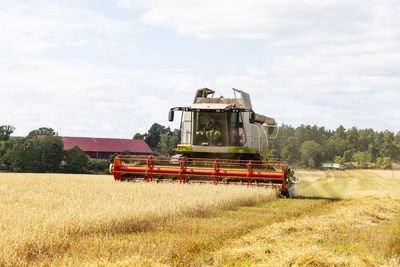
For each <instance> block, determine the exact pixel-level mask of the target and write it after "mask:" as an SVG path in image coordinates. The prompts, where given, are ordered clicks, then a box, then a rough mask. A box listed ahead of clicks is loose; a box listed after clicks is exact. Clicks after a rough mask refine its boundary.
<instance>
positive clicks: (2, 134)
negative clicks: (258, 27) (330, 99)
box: [0, 123, 400, 173]
mask: <svg viewBox="0 0 400 267" xmlns="http://www.w3.org/2000/svg"><path fill="white" fill-rule="evenodd" d="M14 130H15V127H13V126H10V125H3V126H0V163H1V164H2V167H3V168H6V169H8V170H10V171H16V172H66V173H96V172H97V173H98V172H106V170H107V169H108V165H109V163H111V162H112V161H113V159H114V157H115V155H113V156H111V157H110V158H109V159H108V160H99V159H90V158H89V156H88V155H87V154H86V153H85V152H84V151H82V150H81V149H80V148H79V147H77V146H75V147H73V148H71V149H69V150H67V151H64V145H63V142H62V140H61V137H60V136H58V134H57V133H56V132H55V131H54V130H53V129H52V128H46V127H42V128H39V129H36V130H33V131H31V132H30V133H29V134H28V135H27V136H26V137H14V138H11V134H12V133H13V132H14ZM133 139H143V140H144V141H145V142H146V143H147V144H148V145H149V147H150V148H151V149H152V150H153V154H154V155H159V156H170V155H171V154H173V148H175V147H176V146H177V145H178V144H179V142H180V132H179V130H178V129H174V130H171V128H170V127H165V126H163V125H160V124H158V123H154V124H153V125H152V126H151V127H150V129H149V130H148V131H147V132H146V133H144V134H141V133H136V134H135V135H134V136H133ZM263 152H264V153H267V154H269V156H270V157H271V158H272V159H275V160H284V161H287V162H289V163H290V164H291V165H293V166H295V167H306V168H320V167H321V164H322V163H323V162H332V163H333V162H334V163H339V164H343V165H346V167H347V168H352V167H358V168H382V169H390V168H392V165H393V163H395V162H398V161H400V132H398V133H397V134H395V133H393V132H391V131H388V130H386V131H381V132H378V131H374V130H373V129H358V128H356V127H352V128H350V129H345V128H344V127H343V126H339V127H338V128H337V129H335V130H329V129H326V128H325V127H318V126H316V125H314V126H310V125H300V126H299V127H292V126H290V125H286V124H283V125H281V126H280V128H279V134H278V136H277V138H275V139H270V140H269V143H268V145H267V146H265V147H264V148H263ZM122 154H129V151H126V152H123V153H122Z"/></svg>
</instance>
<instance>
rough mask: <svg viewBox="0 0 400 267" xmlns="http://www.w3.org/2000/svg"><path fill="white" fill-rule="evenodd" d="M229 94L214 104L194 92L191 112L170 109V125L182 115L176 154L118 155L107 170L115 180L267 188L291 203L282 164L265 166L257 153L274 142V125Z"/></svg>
mask: <svg viewBox="0 0 400 267" xmlns="http://www.w3.org/2000/svg"><path fill="white" fill-rule="evenodd" d="M233 91H234V95H235V97H234V98H224V97H218V98H215V97H213V96H214V93H215V92H214V91H213V90H210V89H208V88H203V89H199V90H197V92H196V95H195V98H194V101H193V104H192V105H191V106H188V107H175V108H172V109H171V110H170V112H169V116H168V119H169V121H173V120H174V112H175V111H181V112H182V116H181V126H180V128H181V143H180V144H179V145H178V146H177V148H175V151H176V152H178V153H179V154H177V155H174V156H173V157H155V156H140V155H137V156H126V155H119V156H117V157H116V158H115V160H114V164H113V165H111V166H110V171H111V172H112V173H113V174H114V178H115V180H118V181H119V180H138V177H142V178H143V177H144V178H143V180H145V181H152V180H156V181H179V182H182V183H183V182H213V183H215V184H218V183H223V184H246V185H252V186H268V187H271V186H272V187H274V188H276V189H278V190H279V191H280V193H281V194H282V195H285V196H287V197H296V195H297V177H294V176H293V171H291V170H290V169H289V168H288V166H287V164H286V162H283V161H269V160H268V159H267V156H266V155H263V154H262V153H261V151H262V148H263V146H264V145H267V144H268V139H269V138H275V137H276V136H277V133H278V127H277V124H276V122H275V120H274V119H272V118H269V117H266V116H263V115H260V114H257V113H255V112H254V111H253V107H252V105H251V101H250V97H249V95H248V94H247V93H245V92H243V91H241V90H238V89H233ZM236 94H239V95H240V97H237V95H236ZM210 95H211V97H210Z"/></svg>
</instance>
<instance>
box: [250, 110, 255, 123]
mask: <svg viewBox="0 0 400 267" xmlns="http://www.w3.org/2000/svg"><path fill="white" fill-rule="evenodd" d="M249 121H250V123H254V122H255V121H256V113H255V112H253V111H250V118H249Z"/></svg>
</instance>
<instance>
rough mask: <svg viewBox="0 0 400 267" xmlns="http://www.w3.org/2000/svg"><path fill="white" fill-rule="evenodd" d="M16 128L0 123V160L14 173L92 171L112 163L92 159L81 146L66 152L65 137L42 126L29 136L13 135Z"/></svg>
mask: <svg viewBox="0 0 400 267" xmlns="http://www.w3.org/2000/svg"><path fill="white" fill-rule="evenodd" d="M14 130H15V127H13V126H10V125H3V126H0V162H1V164H2V167H4V168H6V169H8V170H9V171H12V172H63V173H91V172H98V171H99V170H104V169H105V168H107V166H108V162H106V161H104V162H99V161H93V160H91V159H89V156H88V155H87V154H86V153H85V152H84V151H82V150H81V149H80V148H79V147H78V146H75V147H73V148H71V149H69V150H66V151H65V152H64V143H63V141H62V140H61V137H60V136H58V134H57V133H56V132H55V131H54V130H53V129H52V128H46V127H42V128H39V129H36V130H33V131H31V132H30V133H29V134H28V135H27V136H26V137H14V138H11V134H12V133H13V132H14Z"/></svg>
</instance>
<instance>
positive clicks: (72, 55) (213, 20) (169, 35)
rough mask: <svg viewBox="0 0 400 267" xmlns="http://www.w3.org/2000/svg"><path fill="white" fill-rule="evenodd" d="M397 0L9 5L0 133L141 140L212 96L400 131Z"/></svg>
mask: <svg viewBox="0 0 400 267" xmlns="http://www.w3.org/2000/svg"><path fill="white" fill-rule="evenodd" d="M399 18H400V1H399V0H379V1H372V0H360V1H358V0H352V1H348V0H345V1H341V0H338V1H331V0H325V1H320V0H296V1H290V0H271V1H270V0H268V1H267V0H246V1H243V0H229V1H226V0H201V1H200V0H186V1H177V0H168V1H166V0H97V1H89V0H80V1H78V0H65V1H62V0H25V1H20V0H0V125H3V124H11V125H14V126H15V127H16V131H15V133H14V135H20V136H24V135H26V134H28V133H29V131H31V130H33V129H36V128H39V127H42V126H45V127H52V128H53V129H55V130H56V131H57V132H58V133H59V135H62V136H93V137H116V138H132V136H133V135H134V134H135V133H136V132H141V133H144V132H146V131H147V130H148V129H149V127H150V126H151V125H152V124H153V123H154V122H158V123H160V124H162V125H166V126H171V127H177V126H178V124H177V123H169V122H168V120H167V115H168V110H169V108H170V107H174V106H185V105H190V104H191V102H192V100H193V95H194V93H195V90H196V89H198V88H203V87H208V88H211V89H214V90H215V91H216V92H217V94H218V95H224V96H225V97H228V96H232V95H233V93H232V89H231V88H232V87H234V88H239V89H242V90H244V91H247V92H248V93H249V94H250V96H251V98H252V102H253V108H254V110H255V111H256V112H257V113H261V114H264V115H268V116H271V117H274V118H275V119H276V120H277V121H278V122H279V123H286V124H291V125H293V126H298V125H300V124H312V125H314V124H316V125H318V126H325V127H327V128H329V129H335V128H336V127H338V126H339V125H343V126H344V127H345V128H349V127H352V126H356V127H358V128H374V129H375V130H379V131H381V130H385V129H389V130H391V131H394V132H397V131H400V19H399Z"/></svg>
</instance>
